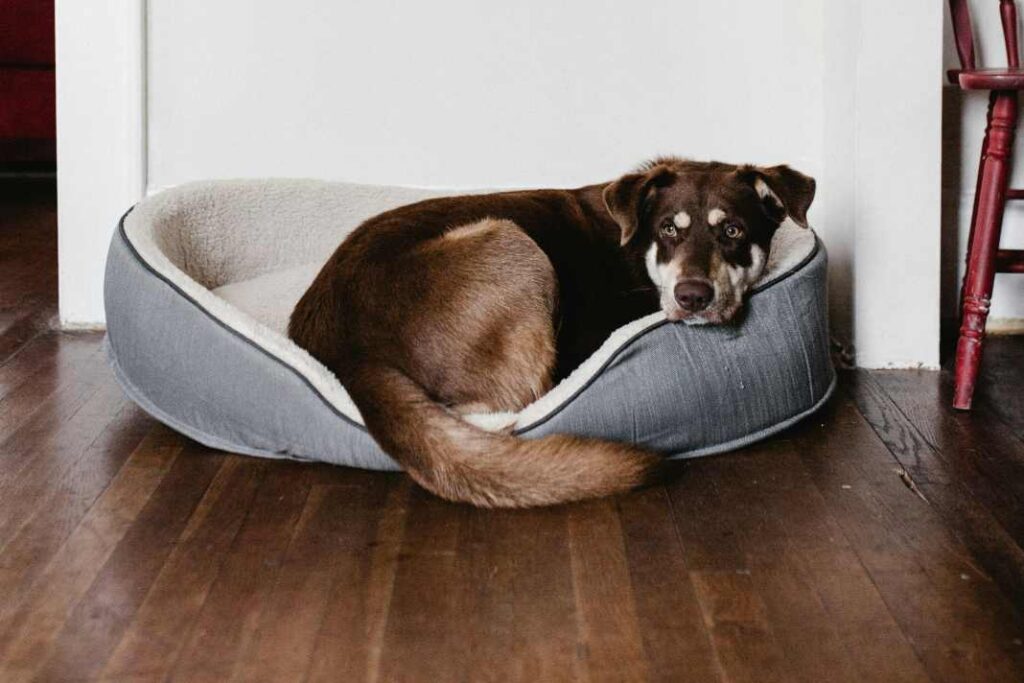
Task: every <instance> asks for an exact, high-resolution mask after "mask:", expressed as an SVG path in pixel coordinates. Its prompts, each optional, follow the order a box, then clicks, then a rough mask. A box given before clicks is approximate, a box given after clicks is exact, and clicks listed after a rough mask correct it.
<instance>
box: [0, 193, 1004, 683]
mask: <svg viewBox="0 0 1024 683" xmlns="http://www.w3.org/2000/svg"><path fill="white" fill-rule="evenodd" d="M0 197H2V199H0V680H2V681H4V682H8V681H28V680H42V681H63V680H93V679H102V680H111V681H114V680H117V681H121V680H124V681H158V680H174V681H192V680H195V681H226V680H245V681H249V680H266V681H297V680H312V681H328V680H341V681H355V680H363V679H367V680H380V681H390V680H403V681H505V680H522V681H540V680H552V681H560V680H594V681H600V680H608V681H619V680H644V679H647V680H663V681H684V680H685V681H757V682H759V683H763V682H766V681H808V682H820V681H857V682H862V681H929V680H930V681H972V682H977V681H1014V680H1016V681H1019V680H1024V615H1022V613H1024V550H1022V544H1024V440H1022V439H1024V339H1015V338H999V339H992V340H991V341H990V343H989V346H988V351H987V356H986V358H985V377H984V381H983V383H982V388H981V391H980V394H981V395H980V397H979V403H980V405H979V406H978V409H977V410H976V411H975V412H974V413H973V414H971V415H962V414H955V413H953V412H952V411H951V410H950V409H949V407H948V405H949V397H950V378H949V374H948V373H931V372H878V373H875V372H871V373H869V372H848V373H844V374H843V376H842V378H841V387H840V389H839V392H838V395H837V396H836V398H835V399H834V400H833V401H832V402H831V404H830V405H829V406H828V407H827V408H826V409H825V410H824V411H823V412H822V413H821V414H820V415H818V416H816V417H814V418H812V419H809V420H807V421H805V422H804V423H802V424H801V425H799V426H798V427H796V428H794V429H792V430H790V431H788V432H787V433H785V434H784V435H783V436H781V437H777V438H774V439H772V440H770V441H768V442H766V443H763V444H760V445H758V446H755V447H752V448H748V449H745V450H743V451H741V452H738V453H734V454H730V455H725V456H719V457H711V458H705V459H702V460H698V461H693V462H690V463H687V464H685V465H684V466H682V467H681V468H680V471H679V473H678V476H677V478H676V479H674V480H673V481H672V482H671V483H670V484H668V485H666V486H664V487H659V488H652V489H648V490H645V491H640V492H637V493H634V494H631V495H627V496H623V497H620V498H616V499H609V500H601V501H596V502H591V503H586V504H582V505H573V506H566V507H559V508H553V509H546V510H534V511H525V512H485V511H481V510H475V509H473V508H469V507H465V506H459V505H452V504H448V503H445V502H441V501H439V500H437V499H434V498H431V497H430V496H428V495H426V494H424V493H423V492H422V491H420V490H418V489H416V488H415V487H413V486H411V485H410V483H409V480H408V479H406V478H405V477H404V476H398V475H385V474H376V473H369V472H360V471H356V470H347V469H342V468H337V467H329V466H314V465H302V464H296V463H283V462H272V461H263V460H258V459H254V458H247V457H241V456H236V455H229V454H226V453H221V452H216V451H212V450H210V449H207V448H204V447H202V446H199V445H197V444H195V443H193V442H191V441H189V440H187V439H185V438H183V437H180V436H177V435H176V434H174V433H173V432H171V431H170V430H169V429H167V428H166V427H163V426H161V425H159V424H157V423H156V422H155V421H153V420H152V419H150V418H149V417H147V416H146V415H145V414H143V413H142V412H141V411H140V410H139V409H138V408H136V407H134V406H133V405H132V404H130V403H129V402H128V401H127V400H126V399H125V398H124V397H123V396H122V395H121V392H120V391H119V389H118V387H117V386H116V384H115V383H114V381H113V378H112V377H111V374H110V372H109V371H108V369H107V367H106V364H105V360H104V356H103V354H102V350H101V337H100V336H99V335H96V334H64V333H60V332H56V331H52V330H51V329H50V327H49V326H48V323H49V321H50V320H51V318H52V316H53V314H54V311H55V308H54V299H55V277H54V244H55V235H54V220H55V212H54V206H53V192H52V188H50V187H47V186H43V187H41V188H39V187H37V188H26V187H17V188H13V189H12V188H11V187H7V188H5V189H4V190H3V191H0Z"/></svg>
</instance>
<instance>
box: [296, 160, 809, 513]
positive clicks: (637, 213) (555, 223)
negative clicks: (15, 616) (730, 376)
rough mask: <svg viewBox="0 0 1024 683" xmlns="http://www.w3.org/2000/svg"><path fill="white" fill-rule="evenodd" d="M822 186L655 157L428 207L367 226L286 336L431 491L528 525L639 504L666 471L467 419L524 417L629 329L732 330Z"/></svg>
mask: <svg viewBox="0 0 1024 683" xmlns="http://www.w3.org/2000/svg"><path fill="white" fill-rule="evenodd" d="M813 196H814V181H813V180H812V179H810V178H808V177H806V176H803V175H802V174H800V173H797V172H796V171H793V170H792V169H789V168H788V167H785V166H777V167H771V168H758V167H752V166H736V165H731V164H720V163H715V162H710V163H703V162H692V161H684V160H680V159H675V158H666V159H658V160H655V161H653V162H650V163H648V164H645V165H644V166H642V167H641V168H640V169H638V170H637V171H636V172H634V173H630V174H627V175H625V176H623V177H621V178H619V179H618V180H616V181H614V182H610V183H602V184H598V185H590V186H586V187H582V188H578V189H572V190H528V191H518V192H502V193H495V194H487V195H468V196H462V197H446V198H439V199H430V200H426V201H422V202H418V203H415V204H411V205H409V206H404V207H400V208H398V209H394V210H392V211H388V212H385V213H383V214H380V215H378V216H376V217H373V218H371V219H369V220H367V221H366V222H364V223H363V224H362V225H361V226H360V227H358V228H357V229H356V230H355V231H354V232H353V233H352V234H351V235H350V236H349V237H348V238H347V239H346V240H345V241H344V242H343V243H342V244H341V245H340V246H339V247H338V249H337V251H335V253H334V254H333V255H332V257H331V258H330V259H329V260H328V262H327V263H326V265H325V266H324V267H323V269H322V270H321V271H320V273H319V275H318V276H317V278H316V279H315V280H314V282H313V284H312V285H311V286H310V288H309V289H308V290H307V292H306V293H305V295H304V296H303V297H302V299H301V300H300V301H299V303H298V305H297V306H296V308H295V310H294V312H293V314H292V317H291V321H290V325H289V336H290V337H291V338H292V339H293V340H294V341H295V342H296V343H297V344H299V345H300V346H302V347H304V348H306V349H307V350H308V351H309V352H310V353H311V354H312V355H313V356H314V357H316V358H317V359H319V360H320V361H321V362H322V363H324V365H325V366H327V367H328V368H329V369H330V370H332V371H333V372H334V373H335V374H336V375H337V376H338V378H339V379H340V380H341V382H342V384H344V386H345V387H346V389H347V390H348V392H349V394H350V395H351V396H352V399H353V401H354V402H355V403H356V405H357V406H358V407H359V410H360V412H361V413H362V415H363V418H364V421H365V424H366V427H367V429H368V430H369V432H370V434H371V435H373V437H374V438H375V439H376V440H377V441H378V443H379V444H380V445H381V447H382V448H383V449H384V450H385V451H386V452H387V453H389V454H390V455H391V456H392V457H394V458H395V459H396V460H397V461H398V462H399V463H400V464H401V465H402V466H403V467H404V468H405V469H406V470H407V471H408V472H409V474H410V475H411V476H412V477H413V478H414V479H415V480H416V481H417V482H418V483H419V484H421V485H422V486H423V487H425V488H427V489H428V490H430V491H432V492H434V493H436V494H437V495H440V496H442V497H444V498H448V499H450V500H457V501H467V502H470V503H473V504H476V505H480V506H486V507H527V506H534V505H546V504H553V503H560V502H565V501H570V500H578V499H583V498H590V497H596V496H602V495H607V494H610V493H614V492H618V491H623V490H627V489H630V488H633V487H635V486H638V485H640V484H642V483H644V482H645V481H647V480H648V479H649V477H650V476H651V475H652V473H653V472H655V471H656V469H657V467H658V464H659V463H660V462H661V458H660V457H659V456H657V455H656V454H653V453H650V452H647V451H645V450H643V449H641V448H639V447H636V446H633V445H629V444H620V443H614V442H608V441H600V440H595V439H586V438H581V437H576V436H568V435H555V436H549V437H544V438H541V439H534V440H527V439H519V438H516V437H514V436H512V435H509V434H495V433H490V432H485V431H483V430H480V429H478V428H476V427H474V426H472V425H470V424H468V423H467V422H465V421H464V420H462V419H461V417H460V415H461V414H465V413H469V412H479V411H482V410H488V411H513V412H514V411H517V410H519V409H520V408H522V407H523V406H525V405H527V404H528V403H530V402H532V401H534V400H535V399H536V398H538V397H539V396H540V395H542V394H544V393H545V392H546V391H547V390H548V389H550V388H551V386H552V385H553V383H554V382H555V381H556V379H558V378H561V377H564V376H566V375H567V374H568V373H569V372H571V371H572V369H574V368H575V367H576V366H577V365H579V363H580V362H582V361H583V360H584V359H585V358H586V357H587V356H589V355H590V354H591V353H592V352H593V351H594V350H595V349H597V347H598V346H599V345H600V344H601V342H602V341H604V339H605V338H607V336H608V335H609V334H610V333H611V332H612V331H613V330H615V329H616V328H618V327H620V326H621V325H623V324H625V323H627V322H629V321H631V320H634V319H636V318H639V317H641V316H643V315H646V314H648V313H651V312H653V311H655V310H657V309H658V308H659V307H660V308H662V309H663V310H664V311H665V312H666V314H667V315H668V317H669V318H670V319H672V320H686V321H689V322H711V323H723V322H727V321H729V320H730V319H732V318H733V317H734V316H735V315H736V314H737V312H738V311H739V310H740V308H741V306H742V301H743V294H744V293H745V291H746V289H747V288H748V287H749V286H750V285H751V284H752V283H753V282H755V281H756V280H757V278H758V277H759V276H760V274H761V272H762V271H763V269H764V266H765V263H766V261H767V255H768V250H769V248H770V244H771V237H772V235H773V234H774V231H775V229H776V228H777V227H778V225H779V224H780V223H781V222H782V220H783V219H784V218H785V217H786V216H787V215H788V216H790V217H791V218H792V219H793V220H794V221H795V222H797V223H799V224H801V225H804V226H806V211H807V208H808V207H809V205H810V203H811V201H812V199H813Z"/></svg>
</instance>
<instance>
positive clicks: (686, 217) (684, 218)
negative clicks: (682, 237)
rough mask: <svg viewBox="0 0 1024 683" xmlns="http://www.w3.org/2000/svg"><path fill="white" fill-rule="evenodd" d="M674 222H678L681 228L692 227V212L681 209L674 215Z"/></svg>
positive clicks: (677, 225) (678, 226)
mask: <svg viewBox="0 0 1024 683" xmlns="http://www.w3.org/2000/svg"><path fill="white" fill-rule="evenodd" d="M672 222H673V223H675V224H676V227H677V228H679V229H683V228H688V227H690V214H688V213H686V212H685V211H680V212H679V213H677V214H676V215H675V216H673V217H672Z"/></svg>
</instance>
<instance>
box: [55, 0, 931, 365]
mask: <svg viewBox="0 0 1024 683" xmlns="http://www.w3.org/2000/svg"><path fill="white" fill-rule="evenodd" d="M132 1H133V0H120V4H130V3H132ZM63 2H64V4H67V5H70V3H71V2H72V0H63ZM105 2H106V3H108V4H118V3H117V1H116V0H105ZM134 3H135V4H136V5H138V6H142V5H143V0H134ZM890 5H891V3H887V2H883V1H882V0H865V1H864V2H852V0H851V1H849V2H835V1H834V0H830V1H829V2H826V1H825V0H779V1H777V2H772V3H761V2H751V1H749V0H721V1H718V2H705V1H700V2H698V1H697V0H690V1H684V2H679V0H652V1H651V2H647V3H625V2H619V1H615V0H608V1H603V2H597V1H594V0H590V1H587V0H575V1H572V2H564V3H550V2H542V1H541V0H524V2H520V3H502V4H497V3H477V2H470V1H468V0H435V1H434V2H430V3H412V2H407V3H396V2H377V3H358V4H356V3H324V2H319V1H318V0H294V1H293V2H289V3H279V2H271V1H270V0H261V1H259V2H253V1H252V0H249V1H248V2H242V1H241V0H231V1H227V0H224V1H221V2H217V3H208V2H201V1H200V0H176V1H172V0H149V2H148V6H147V8H146V12H145V14H146V15H147V18H148V21H147V24H148V30H147V31H146V32H145V36H144V39H145V40H144V44H145V46H146V49H145V53H144V55H140V56H139V57H138V59H137V60H136V61H137V62H138V63H141V64H145V65H146V88H145V95H146V102H145V104H146V106H145V109H144V111H145V113H146V126H145V130H144V132H145V138H144V139H145V145H144V146H143V153H142V158H144V160H145V162H146V163H145V165H144V167H143V168H142V169H141V170H140V171H139V177H140V178H142V180H143V183H144V184H143V187H145V188H147V190H148V191H150V192H151V191H155V190H158V189H160V188H163V187H167V186H171V185H175V184H178V183H181V182H184V181H187V180H191V179H196V178H207V177H240V176H267V175H273V176H313V177H323V178H335V179H344V180H354V181H362V182H377V183H388V184H412V185H424V186H444V187H479V186H494V187H498V186H548V185H554V186H558V185H573V184H579V183H586V182H593V181H596V180H602V179H606V178H611V177H613V176H615V175H616V174H619V173H621V172H623V171H624V170H626V169H628V168H630V167H631V166H633V165H634V164H635V163H637V162H638V161H640V160H642V159H644V158H645V157H649V156H652V155H655V154H660V153H679V154H684V155H687V156H691V157H694V158H719V159H723V160H732V161H750V162H758V163H779V162H788V163H791V164H792V165H793V166H795V167H797V168H799V169H800V170H803V171H805V172H807V173H810V174H812V175H815V176H816V177H818V179H819V181H820V183H819V188H820V194H819V199H818V201H817V202H816V205H815V207H814V208H813V209H812V212H811V220H812V222H814V223H815V224H816V226H817V228H818V230H819V232H821V233H822V234H823V236H824V238H825V240H826V242H827V243H828V245H829V247H830V248H831V249H832V250H833V251H832V258H833V261H832V262H833V269H832V272H833V280H832V284H833V288H832V302H833V310H834V319H835V322H836V331H837V334H838V336H839V337H840V338H844V339H850V338H851V337H852V336H856V341H857V345H858V347H860V349H861V352H862V356H863V358H864V359H865V361H866V362H867V363H868V364H871V365H887V364H902V365H906V364H916V363H923V364H925V365H934V362H935V360H936V359H937V336H938V335H937V328H936V329H935V330H933V329H932V326H931V323H930V320H929V319H928V318H929V316H930V315H931V313H930V311H929V310H928V307H927V305H922V303H921V302H923V301H926V300H927V299H928V298H929V297H932V296H936V297H937V294H936V292H937V282H938V256H937V244H938V242H937V240H938V236H937V234H936V231H934V230H931V231H930V232H929V233H928V234H925V228H924V227H923V226H911V227H910V228H909V229H905V230H904V231H903V232H899V231H897V230H894V229H893V226H894V225H900V224H905V223H910V222H911V221H910V216H909V214H910V213H911V212H910V211H909V209H906V208H904V209H899V208H897V209H895V210H891V211H886V208H887V207H888V204H889V203H890V201H891V200H892V199H893V195H894V194H895V191H894V190H893V189H892V187H893V185H894V184H895V183H896V182H897V178H899V177H903V176H904V175H905V174H906V175H909V176H910V177H912V178H913V179H914V182H913V183H912V184H913V187H912V188H911V189H912V190H913V192H914V194H915V196H917V197H920V198H921V201H922V203H923V204H925V205H928V204H929V202H930V203H931V204H934V205H935V207H936V208H935V212H936V221H937V211H938V209H937V207H938V203H939V202H938V189H937V188H938V175H937V174H938V170H937V169H938V163H937V150H938V125H939V107H938V97H939V92H940V89H939V87H938V84H937V80H936V78H937V75H936V73H937V71H938V69H939V66H940V59H941V55H940V53H941V50H940V48H941V44H940V42H939V41H941V26H940V23H939V21H938V20H935V16H936V14H937V13H938V14H939V15H941V12H938V10H936V9H935V7H934V6H935V3H934V2H933V1H932V0H908V1H907V2H904V3H901V5H900V9H898V10H893V9H892V7H891V6H890ZM70 12H71V10H69V9H67V8H66V9H65V14H70ZM79 12H80V13H81V14H84V13H85V12H84V11H81V10H80V11H79ZM893 14H895V15H897V19H896V21H897V25H900V26H904V27H905V26H906V25H912V26H913V28H914V30H913V31H911V35H910V37H909V38H908V37H906V35H903V36H900V37H899V39H898V40H897V41H896V42H895V43H892V42H887V43H885V44H883V45H876V44H875V42H874V41H873V40H867V39H863V40H862V38H861V34H862V33H864V32H869V31H882V32H886V31H887V30H888V29H887V27H886V20H887V18H888V17H890V16H891V15H893ZM58 18H59V19H60V17H58ZM65 26H66V28H67V30H68V31H69V32H70V31H72V30H75V31H79V32H89V33H90V34H91V40H92V41H96V40H101V39H102V37H103V36H102V34H103V33H104V32H107V33H109V32H111V31H117V30H123V28H117V27H114V28H111V27H110V26H108V25H105V24H103V23H102V22H99V21H95V20H86V21H85V22H84V24H81V23H78V24H75V25H74V26H72V24H71V22H70V20H69V21H68V22H66V24H65ZM893 37H894V36H892V35H890V34H889V33H886V35H885V40H886V41H890V40H892V38H893ZM72 42H73V41H72ZM81 42H87V41H85V40H81ZM122 42H123V41H122ZM905 50H910V51H914V52H915V54H916V55H917V56H916V57H912V58H910V59H907V58H905V57H904V56H903V52H904V51H905ZM896 55H900V57H899V60H901V61H902V62H904V64H901V69H904V67H906V68H905V69H904V70H902V71H901V70H900V69H892V68H891V64H892V61H893V60H895V59H896ZM887 60H889V61H887ZM922 77H923V78H924V79H925V81H926V83H925V86H926V87H920V85H921V80H920V79H921V78H922ZM73 85H74V84H72V85H69V86H68V87H72V86H73ZM908 85H911V86H915V87H918V89H919V90H920V91H921V93H920V94H919V95H915V97H913V98H910V101H909V102H906V103H903V104H901V105H900V109H899V111H897V112H890V111H882V112H875V111H874V110H875V109H876V108H877V107H876V103H875V98H892V97H894V95H895V93H897V92H899V91H900V90H901V89H903V88H905V87H907V86H908ZM933 105H934V106H933ZM908 114H909V115H911V118H904V115H908ZM61 123H62V124H63V123H64V121H63V119H62V121H61ZM907 131H909V132H910V134H909V135H907V136H901V133H903V132H907ZM108 133H109V131H108V132H102V133H101V135H99V136H98V138H99V140H98V141H97V143H99V144H102V143H101V142H100V141H105V140H106V135H107V134H108ZM83 135H84V131H81V130H80V129H79V133H78V134H77V135H76V138H77V137H78V136H83ZM897 143H899V144H901V148H900V153H901V154H902V155H903V160H902V164H903V166H902V169H900V172H899V173H897V172H896V171H897V169H896V168H894V167H893V166H892V164H890V163H889V162H888V160H886V159H884V158H880V157H884V156H885V153H886V150H888V149H889V148H890V147H891V145H893V144H897ZM63 153H66V155H76V156H78V155H80V156H82V157H83V158H89V157H92V156H96V150H94V149H90V148H89V145H86V144H84V143H83V144H81V145H80V146H78V147H76V143H75V142H74V141H72V142H69V144H68V146H67V147H66V148H65V149H64V150H63ZM63 153H62V162H61V163H62V164H63V160H64V156H65V154H63ZM929 164H931V166H929ZM879 165H880V167H879V168H876V166H879ZM82 167H83V165H82V164H79V166H76V168H79V169H81V168H82ZM62 181H63V182H62V187H64V186H67V187H69V188H70V187H72V185H74V188H75V189H76V190H79V191H83V192H84V191H85V190H88V189H89V188H91V186H92V185H94V184H96V183H104V182H106V181H105V180H104V179H103V178H102V176H99V177H97V174H96V173H92V174H91V175H89V174H86V173H84V172H76V174H75V175H74V176H73V177H72V175H71V174H70V173H68V174H62ZM101 194H104V196H106V195H110V196H113V194H116V193H114V192H109V191H108V192H106V193H101ZM74 199H75V198H74V195H69V200H68V201H69V202H72V203H74ZM62 201H63V200H62ZM129 201H130V200H128V199H125V200H124V202H123V203H124V204H127V203H128V202H129ZM63 208H65V207H62V209H63ZM117 208H118V209H121V208H122V207H121V206H118V207H117ZM90 211H92V212H93V213H94V214H95V215H96V216H98V215H99V214H100V213H102V212H106V213H107V214H109V215H108V216H107V217H106V220H105V221H102V220H94V219H93V218H92V215H91V216H90V220H89V221H88V222H86V221H85V220H82V219H80V218H79V217H78V216H79V215H78V214H77V212H75V211H74V210H73V207H67V210H66V211H64V213H63V214H62V216H63V217H64V218H65V219H66V220H63V221H62V225H61V232H62V235H63V234H64V233H73V234H74V235H76V236H77V239H78V240H79V241H81V242H84V241H87V240H94V241H98V242H103V241H104V240H105V237H106V235H108V234H109V231H110V229H111V225H112V224H113V221H114V220H115V219H116V214H117V213H118V211H117V210H114V209H112V208H110V207H108V206H107V205H106V204H104V205H103V206H102V207H100V206H94V207H91V208H90ZM928 211H930V208H925V210H924V214H923V215H924V216H925V219H927V215H928ZM915 215H916V216H918V217H920V216H921V215H922V214H921V212H920V211H918V212H916V214H915ZM917 231H920V232H921V233H922V235H923V236H924V239H925V241H926V242H927V241H928V240H929V239H932V240H934V242H935V252H936V253H935V255H934V261H935V263H929V259H931V258H932V256H933V255H932V252H931V251H930V250H929V248H928V246H927V244H926V247H925V248H924V249H923V250H919V251H920V263H917V264H915V266H914V268H912V269H911V271H910V275H911V278H910V282H908V283H904V285H903V286H902V287H895V286H894V282H893V280H894V279H896V276H897V275H899V276H900V277H899V279H902V276H903V275H904V274H906V273H907V271H906V270H905V269H904V270H903V271H901V272H900V273H889V274H885V273H882V274H873V275H871V276H870V277H869V275H868V274H867V273H866V272H864V271H859V270H858V269H855V268H854V262H855V260H856V259H859V258H861V256H862V252H863V253H864V254H865V256H864V259H865V262H866V261H867V259H868V258H869V257H875V256H876V255H877V253H879V252H883V253H884V252H885V250H886V248H887V247H888V246H896V247H899V246H900V245H902V244H903V243H904V242H905V241H906V240H908V239H916V238H918V237H921V236H922V235H917ZM894 235H895V237H894ZM62 256H64V257H66V258H65V259H64V261H63V263H62V269H61V275H62V282H64V283H71V282H72V281H88V282H90V283H95V282H96V280H97V278H98V277H99V276H100V273H101V270H100V269H101V266H100V265H99V264H98V263H97V262H95V259H94V258H93V254H90V256H89V258H88V259H79V258H75V257H74V256H72V255H71V253H70V252H69V251H67V250H64V251H62ZM860 280H863V281H864V282H865V283H867V284H866V285H864V286H863V287H862V286H861V285H860ZM69 288H70V286H69ZM854 290H856V291H857V292H858V297H857V299H856V301H855V299H854V297H853V291H854ZM879 297H883V298H884V299H885V301H884V304H885V305H884V306H881V307H880V310H879V311H878V312H877V314H876V312H875V308H876V307H877V306H878V299H879ZM894 297H895V299H896V301H895V303H896V304H897V305H898V306H900V307H901V308H903V309H904V310H909V311H913V312H915V313H912V314H911V315H912V316H913V315H915V314H916V315H918V316H919V317H920V320H915V321H914V325H913V326H904V327H902V328H901V331H900V333H899V334H898V335H895V336H894V335H892V334H888V335H883V334H880V332H879V328H880V329H892V328H893V327H894V326H893V325H892V324H890V323H892V322H893V320H892V319H893V318H894V317H895V316H894V315H893V314H892V313H891V312H890V313H886V312H885V310H884V309H886V308H889V309H891V306H892V304H893V303H894V301H893V298H894ZM857 301H861V302H863V305H861V306H858V304H857V303H856V302H857ZM62 317H63V319H64V320H65V321H66V322H67V323H83V322H99V321H100V320H101V319H102V318H101V310H100V306H99V300H98V299H97V298H96V296H95V291H94V290H93V289H92V285H90V289H89V290H88V292H87V293H86V294H85V295H84V296H83V297H78V298H66V299H63V300H62ZM901 319H902V320H905V317H904V316H901ZM936 325H937V320H936Z"/></svg>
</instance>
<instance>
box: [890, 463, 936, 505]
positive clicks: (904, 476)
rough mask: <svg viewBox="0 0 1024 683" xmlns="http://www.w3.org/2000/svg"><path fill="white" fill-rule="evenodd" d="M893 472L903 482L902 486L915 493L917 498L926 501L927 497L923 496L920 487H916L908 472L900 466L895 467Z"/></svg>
mask: <svg viewBox="0 0 1024 683" xmlns="http://www.w3.org/2000/svg"><path fill="white" fill-rule="evenodd" d="M895 472H896V474H897V475H899V478H900V481H902V482H903V485H904V486H906V487H907V488H908V489H910V490H911V491H913V492H914V493H916V494H917V497H918V498H920V499H921V500H923V501H924V502H926V503H928V499H927V498H925V496H924V494H923V493H921V489H919V488H917V484H915V483H914V480H913V479H912V478H911V477H910V472H907V471H906V470H905V469H903V468H902V467H897V468H896V470H895Z"/></svg>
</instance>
